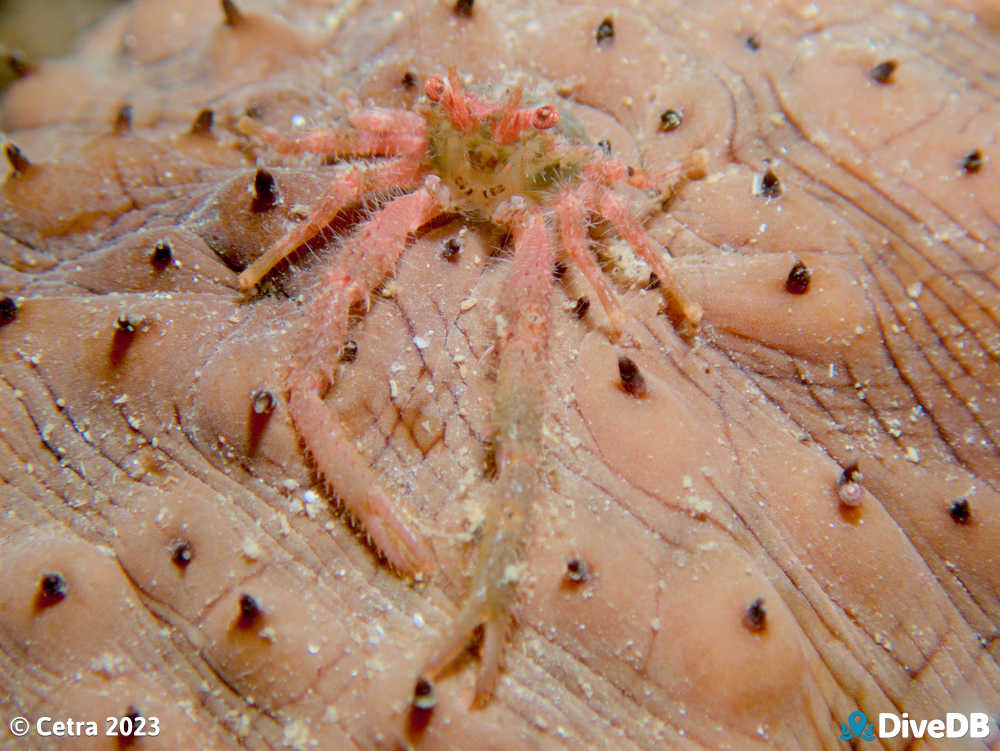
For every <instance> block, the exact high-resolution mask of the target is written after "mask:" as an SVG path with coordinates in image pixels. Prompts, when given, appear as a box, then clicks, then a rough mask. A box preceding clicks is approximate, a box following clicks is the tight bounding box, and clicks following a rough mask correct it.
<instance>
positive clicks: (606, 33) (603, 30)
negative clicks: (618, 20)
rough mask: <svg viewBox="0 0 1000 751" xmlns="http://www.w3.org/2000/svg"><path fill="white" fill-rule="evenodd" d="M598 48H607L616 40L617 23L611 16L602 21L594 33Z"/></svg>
mask: <svg viewBox="0 0 1000 751" xmlns="http://www.w3.org/2000/svg"><path fill="white" fill-rule="evenodd" d="M594 39H595V40H596V41H597V46H598V47H607V46H609V45H610V44H611V43H612V42H613V41H614V40H615V22H614V19H612V18H611V17H610V16H608V17H607V18H605V19H604V20H603V21H601V23H600V25H598V27H597V31H596V32H595V33H594Z"/></svg>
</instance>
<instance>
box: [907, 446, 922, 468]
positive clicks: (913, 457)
mask: <svg viewBox="0 0 1000 751" xmlns="http://www.w3.org/2000/svg"><path fill="white" fill-rule="evenodd" d="M906 459H907V461H911V462H913V463H914V464H918V463H919V462H920V452H919V451H917V450H916V449H915V448H913V446H907V447H906Z"/></svg>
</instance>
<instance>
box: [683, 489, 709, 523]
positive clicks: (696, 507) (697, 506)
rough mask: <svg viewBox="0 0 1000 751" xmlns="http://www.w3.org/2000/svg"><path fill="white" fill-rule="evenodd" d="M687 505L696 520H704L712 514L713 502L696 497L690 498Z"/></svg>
mask: <svg viewBox="0 0 1000 751" xmlns="http://www.w3.org/2000/svg"><path fill="white" fill-rule="evenodd" d="M687 504H688V509H689V510H690V511H691V516H693V517H694V518H695V519H704V518H705V517H706V516H708V515H709V514H710V513H711V512H712V502H711V501H708V500H705V499H704V498H700V497H698V496H696V495H690V496H688V499H687Z"/></svg>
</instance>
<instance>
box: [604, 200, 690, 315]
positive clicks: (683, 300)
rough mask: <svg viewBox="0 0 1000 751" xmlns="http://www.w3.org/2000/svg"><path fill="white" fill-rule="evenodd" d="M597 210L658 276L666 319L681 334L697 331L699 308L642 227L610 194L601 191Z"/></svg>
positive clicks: (622, 204) (620, 201) (621, 202)
mask: <svg viewBox="0 0 1000 751" xmlns="http://www.w3.org/2000/svg"><path fill="white" fill-rule="evenodd" d="M597 211H598V212H599V213H600V214H601V216H603V217H604V218H606V219H607V220H608V221H609V222H611V225H612V226H613V227H614V228H615V230H617V232H618V234H620V235H621V236H622V237H623V238H624V239H625V242H627V243H628V244H629V245H630V246H631V247H632V249H633V250H634V251H635V252H636V253H637V254H638V255H639V257H640V258H641V259H642V260H643V261H645V262H646V263H647V264H649V268H650V269H652V271H653V273H654V274H656V276H657V277H659V279H660V281H661V282H662V283H663V287H664V290H666V291H667V293H668V298H669V299H668V305H669V306H670V311H669V313H670V318H671V320H673V321H674V324H675V325H677V326H678V328H679V329H681V330H682V331H684V330H691V329H695V328H697V326H698V324H699V323H700V322H701V316H702V309H701V305H699V304H698V303H697V302H695V301H694V300H693V299H691V298H690V297H689V296H688V294H687V293H686V292H685V291H684V289H683V287H682V286H681V284H680V282H678V281H677V279H676V278H675V277H674V275H673V273H672V272H671V271H670V267H669V266H667V263H666V261H664V260H663V257H662V256H661V255H660V253H659V252H658V251H657V250H656V249H655V248H654V247H653V244H652V243H651V242H650V240H649V237H648V236H647V235H646V231H645V230H644V229H643V228H642V225H640V224H639V222H638V221H636V219H635V218H634V217H633V216H632V214H630V213H629V210H628V208H627V207H626V206H625V203H624V202H623V201H622V199H620V198H619V197H618V196H616V195H614V194H613V193H611V192H610V191H603V193H602V194H601V195H600V196H599V198H598V200H597Z"/></svg>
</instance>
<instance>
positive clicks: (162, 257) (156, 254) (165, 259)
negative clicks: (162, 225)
mask: <svg viewBox="0 0 1000 751" xmlns="http://www.w3.org/2000/svg"><path fill="white" fill-rule="evenodd" d="M173 262H174V251H173V248H171V247H170V241H169V240H157V241H156V245H154V246H153V250H152V252H151V253H150V254H149V263H150V265H151V266H152V267H153V268H154V269H155V270H156V271H163V270H164V269H165V268H167V266H169V265H170V264H171V263H173Z"/></svg>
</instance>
